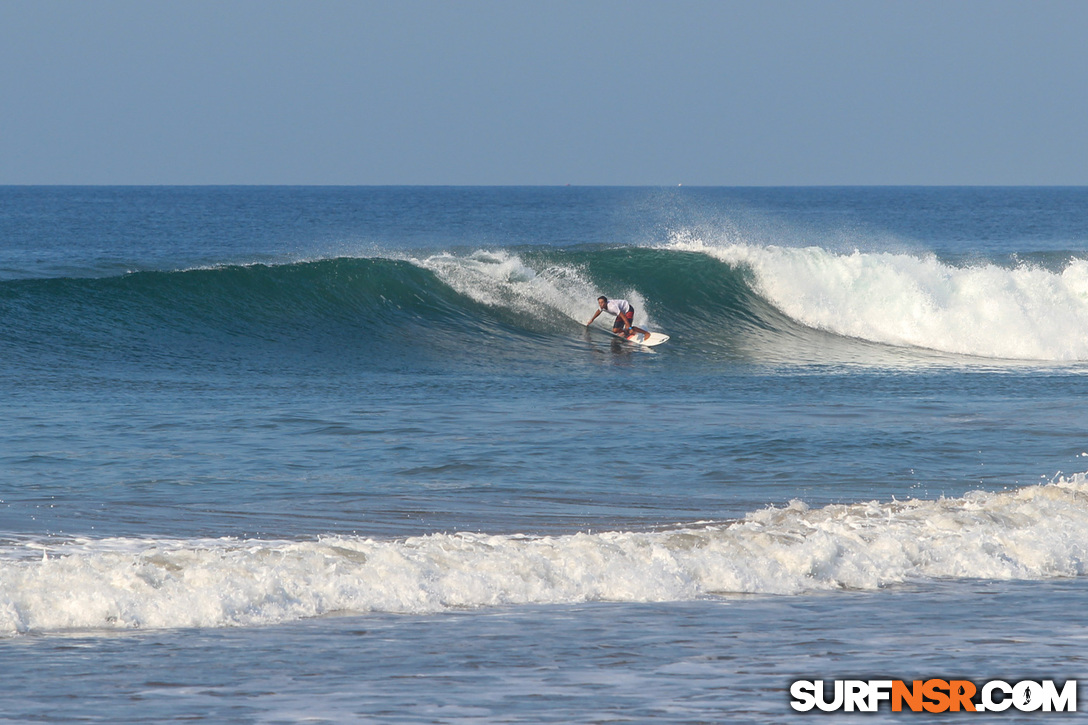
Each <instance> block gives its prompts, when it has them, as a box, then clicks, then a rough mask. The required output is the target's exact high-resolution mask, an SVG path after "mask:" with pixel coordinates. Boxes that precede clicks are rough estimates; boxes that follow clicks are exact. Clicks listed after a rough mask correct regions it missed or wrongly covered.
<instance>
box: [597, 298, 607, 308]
mask: <svg viewBox="0 0 1088 725" xmlns="http://www.w3.org/2000/svg"><path fill="white" fill-rule="evenodd" d="M597 306H598V307H600V308H601V309H602V310H603V309H604V308H605V307H607V306H608V298H607V297H605V296H604V295H601V296H600V297H598V298H597Z"/></svg>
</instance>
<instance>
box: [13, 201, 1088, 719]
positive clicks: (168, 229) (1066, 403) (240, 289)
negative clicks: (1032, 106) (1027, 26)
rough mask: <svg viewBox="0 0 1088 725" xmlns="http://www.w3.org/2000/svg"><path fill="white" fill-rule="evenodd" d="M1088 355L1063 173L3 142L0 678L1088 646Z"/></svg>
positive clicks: (26, 691) (236, 699) (742, 701)
mask: <svg viewBox="0 0 1088 725" xmlns="http://www.w3.org/2000/svg"><path fill="white" fill-rule="evenodd" d="M601 294H603V295H607V296H608V297H611V298H622V299H626V300H628V301H630V302H631V304H632V305H634V307H635V309H636V315H635V324H636V325H640V326H643V327H646V328H649V329H651V330H655V331H660V332H664V333H666V334H668V335H670V337H671V339H670V340H669V341H668V342H667V343H665V344H664V345H662V346H660V347H656V348H652V349H648V348H642V347H640V346H637V345H633V344H630V343H627V342H624V341H621V340H618V339H617V338H614V337H612V336H611V335H610V334H609V333H608V330H609V329H610V327H611V318H610V317H608V316H602V317H601V318H599V319H598V320H597V321H596V323H595V324H594V325H593V326H592V327H589V328H587V327H586V322H587V321H588V320H589V318H590V317H591V316H592V314H593V312H594V310H595V309H596V301H595V299H596V297H597V296H598V295H601ZM1086 400H1088V189H1086V188H886V187H871V188H689V187H673V188H575V187H546V188H508V187H503V188H462V187H436V188H427V187H404V188H399V187H398V188H383V187H359V188H340V187H267V188H264V187H0V672H2V673H3V678H2V679H3V683H4V684H3V687H2V688H0V721H2V722H85V721H94V722H112V723H123V722H132V723H146V722H164V721H173V720H181V719H186V720H190V719H195V720H202V721H208V722H244V723H291V722H318V723H322V722H329V723H354V722H367V723H498V722H502V723H537V722H544V723H548V722H551V723H604V722H609V723H619V722H632V723H637V722H661V723H707V722H715V723H716V722H730V723H732V722H739V723H744V722H752V723H800V722H804V721H806V720H810V719H812V718H813V717H816V718H817V719H820V716H819V715H818V714H817V713H816V712H802V711H798V710H796V709H795V708H794V707H793V706H792V705H791V701H792V700H793V699H794V698H793V695H792V692H791V686H792V684H793V683H794V682H795V681H798V680H822V681H824V682H827V683H829V684H828V685H827V687H828V692H830V688H831V685H830V683H831V682H832V681H835V680H903V681H906V682H911V681H913V680H929V679H932V678H944V679H950V678H958V679H965V680H969V681H971V682H973V683H976V684H978V685H979V686H981V685H982V684H983V683H986V682H988V681H993V680H1003V681H1006V682H1010V683H1015V682H1019V681H1023V680H1036V681H1038V680H1044V679H1049V680H1055V681H1058V682H1064V681H1067V680H1069V679H1078V678H1080V679H1084V678H1088V660H1086V655H1085V647H1086V645H1088V607H1086V606H1085V604H1086V602H1088V577H1086V574H1088V416H1086V415H1085V412H1084V411H1085V408H1084V405H1085V401H1086ZM1082 694H1083V693H1082ZM1081 699H1082V700H1083V699H1084V698H1083V697H1082V698H1081ZM1083 707H1088V705H1082V709H1083ZM823 717H824V719H827V718H831V719H832V720H837V719H843V720H850V721H853V720H855V719H859V718H860V719H862V720H864V721H866V722H895V721H903V720H911V721H914V720H920V721H942V722H944V721H950V720H958V719H959V718H961V717H964V715H963V714H961V713H952V712H949V713H945V714H934V713H909V712H906V713H903V712H893V711H892V710H891V709H890V707H889V704H888V703H884V704H883V706H882V707H881V708H880V709H879V711H878V712H876V713H871V714H859V713H848V712H842V711H840V712H839V713H838V714H837V715H824V716H823ZM1044 717H1046V718H1048V719H1056V720H1064V719H1068V718H1069V717H1071V716H1070V715H1067V714H1060V713H1042V712H1022V711H1020V710H1019V709H1010V710H1007V711H1005V712H1002V713H998V714H991V715H987V714H986V713H981V714H976V715H975V716H974V717H972V718H970V719H971V720H972V722H984V721H986V720H988V719H989V720H993V721H1000V722H1003V723H1011V722H1037V721H1038V720H1039V719H1041V718H1044Z"/></svg>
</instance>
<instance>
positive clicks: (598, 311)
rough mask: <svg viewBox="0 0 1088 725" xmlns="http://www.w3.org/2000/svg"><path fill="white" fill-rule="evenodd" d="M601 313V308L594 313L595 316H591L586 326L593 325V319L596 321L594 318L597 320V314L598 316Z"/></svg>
mask: <svg viewBox="0 0 1088 725" xmlns="http://www.w3.org/2000/svg"><path fill="white" fill-rule="evenodd" d="M600 314H601V311H600V310H597V311H596V312H594V313H593V317H590V318H589V322H587V323H586V327H589V326H590V325H592V324H593V321H594V320H596V319H597V316H598V315H600Z"/></svg>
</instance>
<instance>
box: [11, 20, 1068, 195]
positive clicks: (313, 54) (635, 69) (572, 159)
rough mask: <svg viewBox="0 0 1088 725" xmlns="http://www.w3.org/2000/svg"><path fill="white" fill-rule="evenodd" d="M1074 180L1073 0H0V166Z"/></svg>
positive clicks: (105, 180)
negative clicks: (355, 0) (1015, 0)
mask: <svg viewBox="0 0 1088 725" xmlns="http://www.w3.org/2000/svg"><path fill="white" fill-rule="evenodd" d="M567 183H570V184H618V185H628V184H630V185H644V184H650V185H657V184H662V185H672V184H678V183H683V184H686V185H767V184H771V185H809V184H1076V185H1080V184H1088V2H1084V1H1082V0H1075V1H1074V0H1062V1H1047V0H1042V1H1039V0H1035V1H1027V0H1025V1H1018V2H1010V1H1008V0H985V1H978V0H956V1H950V0H940V1H939V2H934V1H929V0H909V1H902V2H900V1H884V0H862V1H854V0H841V1H821V0H796V1H795V0H759V1H751V2H732V1H728V0H721V1H718V2H711V1H706V2H703V1H685V0H667V1H666V0H662V1H660V2H647V1H643V0H622V1H612V0H579V1H574V2H565V1H562V0H537V1H534V2H519V1H518V0H496V1H480V0H456V1H454V0H449V1H446V2H434V1H433V0H396V1H391V2H336V1H335V0H321V1H305V2H304V1H297V2H295V1H277V0H252V1H251V0H245V1H237V2H230V1H226V0H222V1H218V2H206V1H204V0H184V1H183V2H174V1H169V2H166V1H162V0H131V1H130V0H95V1H87V2H79V1H66V2H60V1H57V0H0V184H567Z"/></svg>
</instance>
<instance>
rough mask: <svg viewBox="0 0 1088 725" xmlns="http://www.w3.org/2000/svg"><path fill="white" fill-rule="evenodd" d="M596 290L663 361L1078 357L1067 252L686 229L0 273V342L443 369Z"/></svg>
mask: <svg viewBox="0 0 1088 725" xmlns="http://www.w3.org/2000/svg"><path fill="white" fill-rule="evenodd" d="M602 293H603V294H607V295H608V296H611V297H625V298H627V299H629V300H631V301H632V303H633V304H634V305H635V307H636V309H637V316H636V320H635V321H636V324H640V325H643V326H646V327H649V328H651V329H659V330H663V331H665V332H667V333H669V334H670V335H672V336H673V337H674V338H675V343H673V344H672V345H671V346H670V348H671V349H672V350H673V353H672V354H673V355H674V356H677V357H680V358H686V359H691V358H692V357H695V358H698V357H700V356H701V357H709V358H723V357H724V358H727V359H744V360H755V361H773V362H781V361H803V362H812V361H816V362H819V361H823V360H841V359H857V360H861V361H866V360H867V361H870V362H877V363H879V362H881V361H886V360H887V356H888V354H889V352H890V351H895V350H899V351H903V352H904V353H905V354H911V355H917V354H921V353H923V352H924V351H935V352H937V353H942V354H951V355H956V356H970V357H978V358H988V359H1007V360H1031V361H1051V362H1070V361H1082V360H1088V261H1085V260H1081V259H1071V258H1065V259H1064V260H1062V261H1060V262H1057V263H1055V262H1054V261H1052V260H1051V261H1050V266H1044V265H1043V264H1040V263H1034V264H1027V263H1018V264H1007V265H1001V264H997V263H994V262H983V263H978V264H970V265H962V266H961V265H954V264H951V263H948V262H943V261H940V260H938V259H937V258H936V257H933V256H922V257H918V256H911V255H907V254H894V253H874V252H870V253H863V252H853V253H849V254H837V253H833V252H830V251H827V250H824V249H821V248H815V247H811V248H792V247H777V246H773V245H764V246H758V245H750V244H743V243H740V244H725V245H720V246H715V245H710V244H707V243H704V242H703V241H700V240H698V239H694V238H692V237H691V236H690V235H678V236H677V237H676V238H674V240H673V241H672V242H671V243H670V244H668V245H667V246H666V247H664V248H659V249H652V248H641V247H635V248H615V249H604V248H600V249H575V250H570V249H560V250H557V249H549V248H525V249H519V250H502V249H500V250H493V251H483V250H478V251H475V252H469V253H462V254H450V253H436V254H430V255H428V256H422V257H418V258H417V257H411V256H402V257H398V258H385V257H370V258H361V259H360V258H337V259H324V260H317V261H308V262H297V263H290V264H282V265H264V264H258V265H248V266H222V267H213V268H201V269H189V270H181V271H172V272H136V273H132V274H126V275H123V276H119V277H105V278H95V279H22V280H8V281H3V282H0V315H2V316H3V318H4V320H5V325H6V329H5V332H4V335H3V336H0V352H3V353H4V355H5V356H6V358H7V359H8V360H9V361H18V360H24V361H25V359H26V358H27V357H28V356H29V357H30V358H35V359H39V360H40V359H42V357H43V356H47V357H48V359H49V360H50V361H56V360H62V361H63V360H74V361H76V362H86V361H92V360H93V361H95V362H98V361H101V360H103V359H106V360H109V359H113V360H117V361H122V362H126V363H132V362H135V363H137V364H139V363H151V364H154V365H157V366H161V365H170V364H178V363H184V362H194V361H195V362H207V361H209V360H210V361H220V362H226V363H230V364H237V363H238V362H239V361H245V360H246V359H249V358H259V359H260V358H266V359H275V360H276V361H277V364H279V363H280V362H282V359H284V358H286V360H287V361H288V362H289V361H290V360H291V359H292V357H293V356H294V358H295V359H298V360H305V361H306V364H308V365H309V364H312V363H313V362H314V360H322V359H325V360H331V359H345V360H346V359H350V360H352V361H354V364H372V365H379V366H391V367H404V366H412V365H419V364H427V362H428V361H430V362H431V363H434V364H444V363H448V362H449V361H451V360H457V359H462V358H463V359H469V358H472V357H474V356H475V357H478V356H479V350H480V348H481V346H483V347H485V348H486V349H488V350H489V354H491V355H496V354H498V355H500V356H501V355H507V354H514V353H511V352H510V349H511V348H512V347H516V346H511V344H510V339H511V337H514V338H515V339H516V338H521V339H522V340H523V341H526V342H537V341H547V342H549V343H551V344H552V346H553V347H554V345H555V344H560V345H562V344H566V343H570V342H572V341H576V340H578V339H579V337H580V336H579V334H578V333H579V331H580V330H581V329H582V327H583V325H584V323H585V321H586V320H587V319H588V318H589V316H590V315H591V314H592V312H593V311H594V309H595V302H594V300H595V298H596V296H597V295H598V294H602ZM597 324H598V326H599V327H601V328H605V327H607V325H608V320H601V321H600V322H598V323H597ZM523 347H524V346H523ZM538 347H539V354H540V355H542V356H545V357H546V356H547V355H548V353H547V352H545V351H544V348H545V347H546V346H538ZM874 349H876V350H878V351H879V353H874ZM516 354H519V355H523V356H525V355H528V356H529V357H532V355H533V353H531V352H527V351H526V350H524V349H522V350H520V351H518V352H517V353H516ZM552 355H553V356H554V353H552ZM882 356H883V357H882ZM549 359H550V358H549Z"/></svg>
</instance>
